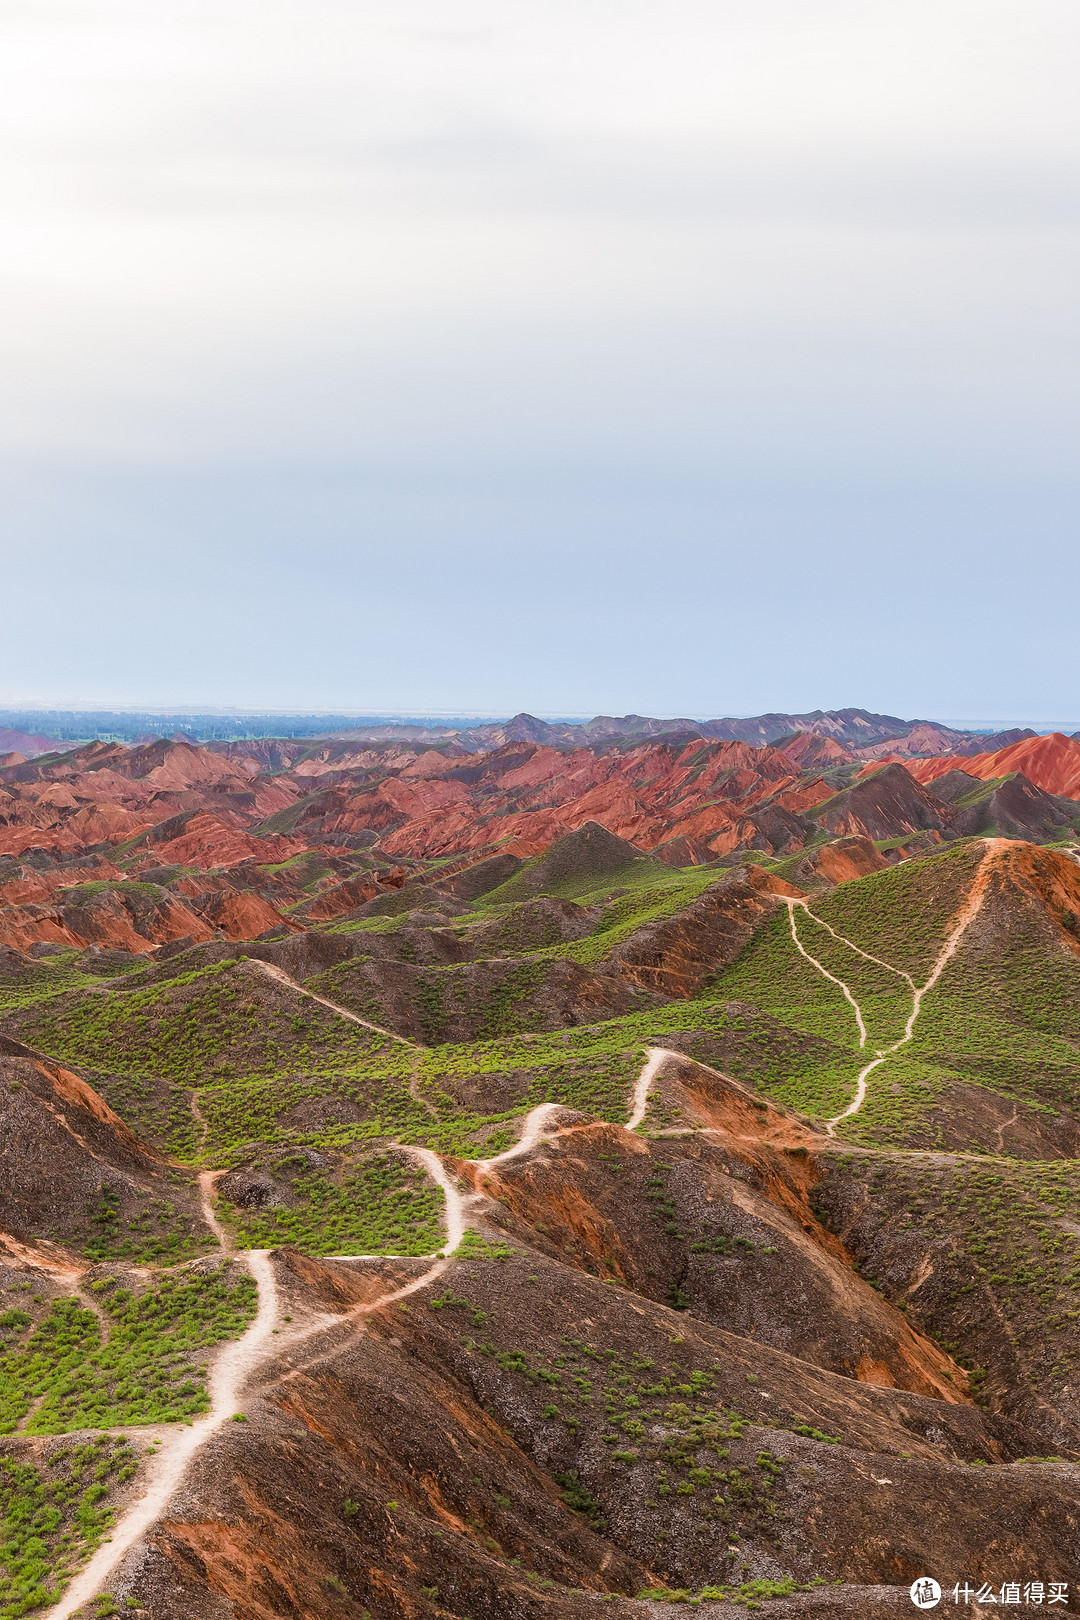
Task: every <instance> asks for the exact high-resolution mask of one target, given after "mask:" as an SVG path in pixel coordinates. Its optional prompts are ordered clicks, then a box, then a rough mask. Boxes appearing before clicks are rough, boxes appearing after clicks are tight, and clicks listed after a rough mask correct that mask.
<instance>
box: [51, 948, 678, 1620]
mask: <svg viewBox="0 0 1080 1620" xmlns="http://www.w3.org/2000/svg"><path fill="white" fill-rule="evenodd" d="M273 976H274V977H275V978H276V977H278V975H277V972H276V971H275V972H274V974H273ZM281 977H282V978H286V976H285V975H281ZM288 982H290V983H291V981H288ZM312 999H313V1000H319V1001H321V1000H322V997H313V998H312ZM324 1005H325V1006H327V1007H330V1008H332V1009H333V1011H335V1012H339V1013H341V1015H342V1016H343V1017H345V1018H350V1019H353V1020H354V1021H355V1022H356V1023H363V1022H364V1020H363V1019H360V1018H357V1017H356V1015H355V1014H353V1013H349V1012H347V1011H346V1010H345V1009H344V1008H341V1007H336V1006H335V1005H334V1003H333V1002H331V1001H327V1002H325V1003H324ZM365 1027H367V1028H375V1027H376V1026H375V1025H366V1026H365ZM397 1038H398V1039H400V1038H401V1037H397ZM406 1044H409V1045H412V1044H413V1043H412V1042H408V1043H406ZM669 1055H670V1054H669V1053H668V1052H667V1051H665V1050H664V1049H663V1048H660V1047H650V1048H648V1050H647V1053H646V1062H645V1065H644V1067H643V1068H642V1070H641V1073H640V1074H639V1075H638V1078H637V1081H636V1083H635V1086H634V1091H633V1095H632V1097H631V1112H630V1116H629V1118H628V1119H627V1122H626V1128H627V1129H628V1130H633V1129H634V1128H635V1127H636V1126H638V1125H640V1124H641V1122H642V1120H643V1119H644V1117H645V1112H646V1109H647V1107H648V1100H649V1093H650V1091H651V1089H652V1086H653V1083H654V1081H655V1079H656V1075H657V1073H658V1072H659V1069H660V1066H661V1064H662V1063H663V1062H664V1059H665V1058H666V1057H668V1056H669ZM563 1106H564V1105H563V1104H562V1103H540V1104H539V1105H538V1107H536V1108H533V1109H531V1110H530V1112H529V1113H528V1114H527V1115H526V1116H525V1119H524V1121H523V1123H522V1130H521V1135H520V1137H519V1138H518V1140H517V1141H516V1142H514V1143H513V1144H512V1145H511V1146H510V1147H508V1148H506V1149H505V1150H504V1151H503V1152H502V1153H498V1154H496V1155H495V1156H494V1157H493V1158H490V1159H473V1160H469V1161H467V1162H468V1163H470V1164H473V1165H475V1166H476V1168H477V1169H478V1170H480V1171H481V1172H485V1171H488V1170H493V1169H494V1168H495V1167H496V1166H497V1165H500V1164H505V1163H506V1161H507V1160H509V1159H514V1158H518V1157H520V1156H521V1155H523V1154H526V1153H531V1152H532V1151H533V1149H534V1148H535V1147H536V1146H537V1145H538V1144H539V1143H540V1142H541V1141H543V1140H544V1139H545V1137H546V1136H547V1134H548V1127H549V1126H550V1124H551V1122H552V1120H553V1117H554V1116H555V1115H556V1114H558V1113H559V1112H560V1110H561V1109H562V1108H563ZM192 1112H193V1114H194V1116H195V1119H196V1121H197V1123H198V1124H199V1125H200V1127H201V1129H202V1137H203V1141H204V1142H205V1139H206V1135H207V1131H208V1127H207V1124H206V1121H205V1120H204V1119H203V1117H202V1114H201V1113H200V1111H199V1109H198V1104H197V1102H196V1101H195V1100H194V1099H193V1100H192ZM401 1151H402V1152H406V1153H408V1154H409V1155H410V1157H412V1158H414V1159H416V1161H417V1162H418V1163H419V1164H421V1165H423V1167H424V1169H425V1170H426V1171H427V1173H428V1175H429V1176H430V1177H431V1179H432V1180H433V1181H434V1182H436V1183H437V1184H438V1186H439V1187H440V1188H441V1189H442V1193H443V1198H444V1224H445V1229H446V1231H445V1241H444V1243H443V1247H442V1248H441V1249H440V1250H439V1251H438V1253H436V1254H432V1255H424V1256H421V1257H420V1258H422V1259H426V1260H430V1261H431V1262H432V1264H431V1265H429V1266H428V1267H426V1269H425V1270H424V1271H423V1272H422V1273H421V1274H420V1275H419V1276H417V1277H414V1278H412V1279H410V1280H409V1281H408V1282H406V1283H402V1284H400V1285H398V1286H396V1287H394V1288H391V1289H390V1290H388V1291H387V1292H386V1293H383V1294H380V1295H379V1296H378V1297H377V1298H375V1299H370V1300H364V1301H363V1302H362V1303H361V1304H359V1305H356V1306H354V1307H353V1308H352V1309H351V1310H350V1311H349V1312H347V1313H346V1314H345V1315H336V1316H330V1315H321V1316H318V1317H316V1318H315V1319H314V1320H313V1321H310V1322H308V1323H306V1324H304V1325H303V1326H298V1327H297V1328H295V1329H293V1330H291V1331H290V1332H288V1333H282V1332H281V1331H280V1329H278V1328H277V1323H278V1320H279V1302H278V1292H277V1284H276V1281H275V1278H274V1266H273V1259H272V1256H271V1253H270V1251H269V1250H267V1249H247V1250H243V1251H241V1253H240V1255H239V1256H237V1257H238V1258H242V1259H243V1260H244V1262H245V1263H246V1264H247V1266H248V1267H249V1269H250V1271H251V1275H252V1276H253V1278H254V1279H255V1283H256V1286H257V1288H258V1296H259V1305H258V1310H257V1312H256V1315H255V1318H254V1320H253V1321H252V1323H251V1324H250V1326H249V1327H248V1328H247V1330H246V1332H245V1333H244V1334H243V1335H242V1336H241V1337H240V1338H239V1339H235V1340H233V1341H232V1342H231V1343H230V1344H227V1345H226V1346H225V1347H224V1348H223V1349H222V1350H221V1351H220V1352H219V1353H218V1356H217V1358H216V1360H215V1361H214V1363H213V1366H212V1368H211V1371H210V1375H209V1379H208V1385H207V1393H208V1394H209V1396H210V1411H209V1412H208V1413H207V1415H206V1416H205V1417H204V1418H201V1419H199V1420H198V1421H197V1422H195V1423H192V1424H191V1425H190V1427H189V1426H186V1425H184V1426H181V1425H173V1426H170V1428H169V1429H168V1430H167V1431H165V1432H164V1433H163V1432H162V1430H161V1429H160V1428H158V1427H154V1426H151V1425H147V1426H146V1428H145V1431H143V1430H142V1429H141V1428H133V1429H130V1430H128V1431H127V1432H129V1433H131V1434H132V1435H138V1434H140V1433H143V1432H145V1434H146V1437H147V1439H156V1440H157V1442H158V1445H159V1450H158V1451H157V1452H156V1453H155V1454H153V1455H152V1456H151V1457H148V1458H147V1466H148V1474H147V1477H146V1480H145V1483H144V1486H143V1492H142V1494H141V1495H140V1496H139V1497H138V1499H137V1500H136V1501H135V1502H133V1503H132V1505H131V1506H130V1507H129V1508H128V1509H127V1510H126V1511H125V1512H124V1513H123V1514H122V1515H121V1517H120V1519H119V1521H118V1522H117V1524H116V1526H115V1528H114V1530H113V1533H112V1536H111V1537H110V1538H109V1539H108V1540H107V1541H104V1542H103V1543H102V1544H101V1546H100V1547H99V1548H98V1550H97V1552H95V1554H94V1555H93V1557H92V1558H91V1559H90V1561H89V1563H87V1564H86V1565H85V1566H84V1567H83V1569H82V1570H81V1571H80V1572H79V1573H78V1574H77V1575H76V1576H75V1578H74V1579H73V1580H72V1582H71V1584H70V1585H69V1586H68V1588H67V1590H66V1591H65V1593H64V1595H63V1597H62V1598H61V1599H60V1601H59V1602H58V1603H56V1604H54V1606H53V1607H52V1608H51V1609H50V1610H49V1611H48V1613H47V1615H46V1616H45V1620H70V1617H71V1616H72V1615H74V1614H75V1613H76V1612H77V1611H78V1610H79V1609H81V1608H82V1607H83V1606H84V1605H85V1604H87V1603H90V1602H91V1601H92V1600H93V1599H94V1598H95V1597H96V1596H97V1595H98V1594H99V1593H100V1592H101V1591H102V1590H106V1591H107V1590H108V1585H107V1583H108V1581H109V1579H110V1578H111V1577H113V1576H114V1575H115V1574H116V1572H117V1569H118V1568H119V1566H120V1564H121V1563H122V1562H123V1560H124V1558H126V1556H127V1554H128V1553H129V1552H130V1551H131V1549H132V1548H133V1547H134V1546H135V1545H136V1543H137V1542H138V1541H139V1540H140V1538H141V1537H142V1536H143V1535H145V1533H146V1532H147V1531H148V1530H149V1529H150V1528H151V1526H152V1525H153V1524H154V1523H155V1521H156V1520H157V1519H159V1518H160V1517H161V1516H162V1514H163V1513H164V1512H165V1511H166V1509H167V1507H168V1505H169V1502H170V1501H171V1499H172V1498H173V1496H175V1494H176V1492H177V1490H178V1489H179V1488H180V1486H181V1484H182V1483H183V1480H184V1477H185V1475H186V1474H187V1471H188V1469H189V1467H190V1465H191V1462H192V1460H193V1459H194V1457H195V1456H196V1455H197V1453H198V1452H199V1451H200V1450H201V1449H202V1447H203V1446H204V1445H206V1443H207V1441H208V1440H211V1439H212V1438H213V1437H214V1435H215V1434H217V1433H218V1431H219V1430H220V1429H221V1428H222V1426H223V1425H224V1424H225V1423H227V1422H228V1421H229V1420H230V1419H231V1418H232V1417H233V1415H234V1414H235V1412H236V1411H237V1407H238V1403H239V1401H240V1399H241V1397H242V1395H243V1393H244V1390H245V1388H246V1387H247V1386H248V1384H249V1383H250V1381H251V1379H252V1377H253V1375H254V1374H255V1373H256V1371H257V1370H258V1368H259V1366H260V1365H261V1364H262V1363H263V1362H265V1361H266V1360H267V1359H269V1358H270V1357H271V1356H273V1357H274V1358H275V1359H277V1358H278V1357H279V1356H284V1357H285V1359H286V1361H288V1360H289V1359H291V1353H292V1352H295V1351H296V1350H297V1349H298V1348H299V1347H300V1345H302V1344H303V1343H304V1342H305V1341H306V1340H309V1339H311V1338H313V1337H315V1336H316V1335H318V1334H325V1333H327V1332H329V1331H330V1330H332V1329H334V1328H342V1327H344V1328H346V1329H347V1330H349V1331H352V1332H354V1333H355V1332H356V1331H357V1330H358V1329H359V1330H360V1331H362V1330H363V1324H362V1320H358V1319H362V1318H364V1317H368V1316H371V1315H372V1313H373V1312H375V1311H377V1310H380V1309H381V1308H382V1307H383V1306H385V1305H391V1304H394V1303H395V1302H396V1301H397V1300H401V1299H405V1298H406V1297H407V1296H408V1295H409V1294H414V1293H417V1292H418V1291H419V1290H420V1289H422V1288H426V1287H427V1286H428V1284H429V1283H432V1282H434V1281H435V1280H436V1279H437V1278H438V1277H440V1276H441V1275H442V1274H443V1272H445V1271H446V1270H447V1269H448V1268H449V1266H450V1265H451V1263H452V1260H453V1256H454V1252H455V1250H456V1249H457V1248H458V1247H459V1245H460V1243H461V1240H462V1238H463V1237H464V1236H465V1232H466V1230H467V1227H468V1217H469V1212H470V1210H471V1209H472V1208H473V1207H474V1206H476V1205H479V1204H482V1203H483V1202H484V1199H483V1195H482V1194H477V1193H468V1194H466V1193H462V1191H461V1189H460V1187H459V1186H458V1183H457V1179H456V1178H455V1177H454V1176H452V1175H451V1174H449V1173H448V1171H447V1169H446V1166H445V1165H444V1164H443V1161H442V1159H441V1158H440V1157H439V1155H438V1154H437V1153H435V1152H433V1151H432V1150H431V1148H424V1147H413V1146H409V1147H402V1148H401ZM223 1173H224V1172H223V1171H220V1170H217V1171H215V1170H204V1171H202V1172H201V1173H200V1175H199V1177H198V1186H199V1199H200V1204H201V1207H202V1214H203V1218H204V1220H205V1221H206V1224H207V1226H208V1227H209V1228H210V1230H211V1231H212V1232H213V1234H214V1236H215V1238H216V1239H217V1242H218V1246H219V1248H220V1250H221V1253H222V1254H223V1255H228V1256H230V1257H232V1256H234V1255H236V1251H235V1250H234V1248H233V1246H232V1244H231V1242H230V1239H229V1235H228V1233H227V1232H226V1230H225V1228H224V1227H223V1226H222V1225H221V1223H220V1221H219V1220H218V1218H217V1215H216V1213H215V1210H214V1202H213V1197H214V1186H215V1183H216V1182H217V1180H218V1177H219V1176H221V1175H222V1174H223ZM323 1258H324V1259H326V1260H337V1261H342V1260H347V1261H352V1262H354V1263H355V1262H362V1261H385V1260H395V1259H400V1258H401V1256H398V1255H377V1254H372V1255H357V1254H350V1255H325V1256H323ZM335 1353H336V1347H335V1348H332V1349H330V1350H328V1351H326V1352H325V1354H326V1355H332V1354H335ZM320 1359H323V1358H322V1357H321V1356H315V1357H314V1358H305V1359H304V1360H303V1362H302V1363H301V1364H299V1365H296V1364H294V1365H293V1367H292V1371H291V1372H289V1373H287V1374H285V1377H286V1378H289V1377H295V1376H296V1375H297V1374H298V1373H300V1372H304V1371H307V1370H309V1369H310V1368H311V1367H312V1366H313V1365H315V1364H317V1362H318V1361H319V1360H320Z"/></svg>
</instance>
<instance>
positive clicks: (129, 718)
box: [0, 709, 1037, 758]
mask: <svg viewBox="0 0 1080 1620" xmlns="http://www.w3.org/2000/svg"><path fill="white" fill-rule="evenodd" d="M802 732H811V733H813V734H814V735H815V736H820V737H829V738H832V739H834V740H835V741H837V742H839V743H842V744H843V745H844V746H845V747H846V748H848V749H850V750H853V751H854V752H856V753H857V754H858V755H859V756H860V757H862V756H865V755H866V754H867V751H868V750H869V749H871V748H874V747H875V746H879V745H880V746H881V749H882V752H899V753H905V754H912V755H924V754H944V753H949V754H963V753H985V752H993V751H994V750H995V749H997V748H1006V747H1008V746H1009V745H1010V744H1011V743H1015V742H1021V741H1023V740H1024V739H1025V738H1026V737H1034V736H1036V735H1037V733H1036V732H1034V731H1032V730H1030V729H1028V730H1011V731H1001V732H994V733H988V732H985V731H956V730H953V729H951V728H950V727H948V726H944V725H941V724H940V723H939V722H938V721H936V720H904V719H901V718H900V717H899V716H898V715H893V714H874V713H872V712H871V711H869V710H867V709H812V710H810V711H809V712H807V713H805V714H758V715H752V716H750V717H749V718H738V717H733V716H729V717H727V718H726V719H717V720H692V719H688V718H678V719H657V718H654V717H651V716H649V715H640V714H625V715H621V716H616V715H605V714H601V715H596V716H594V718H593V719H591V720H584V721H581V722H575V721H573V720H560V719H553V720H542V719H539V718H538V717H537V716H536V715H533V714H527V713H521V714H516V715H514V716H513V717H512V718H511V719H503V718H491V719H487V718H480V719H477V718H475V717H471V716H462V717H453V716H451V717H449V718H446V719H433V718H431V717H428V716H407V715H406V716H402V715H370V716H368V715H361V716H357V715H343V714H248V715H245V714H229V713H225V714H193V713H187V714H185V713H176V714H157V713H152V712H150V711H146V712H138V713H136V712H131V713H127V712H119V711H112V710H16V709H0V754H4V753H10V752H17V753H21V754H25V755H26V757H27V758H33V757H35V756H36V755H39V754H45V753H50V752H60V751H62V750H63V749H64V748H65V747H68V748H70V747H71V746H72V744H73V743H80V742H88V741H90V740H91V739H92V738H103V739H108V740H110V741H116V742H124V743H136V744H139V743H146V742H150V741H153V740H154V739H155V738H158V737H168V736H176V737H180V738H182V739H183V740H185V741H188V742H231V741H240V740H244V739H253V738H261V737H280V738H300V737H303V738H310V737H341V738H345V739H349V740H352V741H363V742H388V741H398V742H424V743H431V744H437V743H441V742H454V743H458V744H460V745H461V746H462V747H464V748H465V749H467V750H469V751H476V750H482V751H487V750H490V749H493V748H502V747H504V746H505V744H506V743H510V742H538V743H544V744H545V745H547V746H548V747H553V748H575V747H586V748H589V747H596V746H597V745H602V744H604V743H618V742H620V741H621V740H623V739H627V740H639V739H648V738H659V737H663V738H674V737H687V736H693V737H713V738H716V739H718V740H721V741H729V742H748V743H753V744H754V745H755V746H758V747H760V746H762V745H764V744H769V743H774V742H779V741H784V740H787V739H789V738H791V737H792V736H795V735H797V734H798V733H802ZM889 745H894V746H889ZM901 745H902V746H901Z"/></svg>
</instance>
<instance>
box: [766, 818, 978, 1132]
mask: <svg viewBox="0 0 1080 1620" xmlns="http://www.w3.org/2000/svg"><path fill="white" fill-rule="evenodd" d="M983 842H984V844H985V845H986V853H985V855H984V856H983V858H982V860H981V861H980V862H979V866H978V869H977V871H976V873H975V877H974V880H973V881H972V885H971V889H970V891H969V893H968V897H967V899H966V900H965V901H964V904H963V905H962V906H961V908H960V910H959V911H958V912H957V914H956V918H955V921H954V922H953V925H952V928H951V929H950V930H949V932H948V934H947V935H946V937H945V941H944V944H943V945H942V947H941V950H940V951H939V952H938V954H937V956H936V957H935V959H934V962H933V964H932V966H931V968H930V973H929V976H928V977H927V980H926V983H925V984H923V985H917V984H916V983H915V980H914V979H913V978H912V976H911V974H910V973H905V972H904V970H903V969H902V968H898V967H893V966H892V964H891V963H890V962H885V961H883V960H882V959H881V957H879V956H872V955H871V954H870V952H869V951H864V950H863V949H862V948H861V946H859V945H856V944H855V943H854V941H853V940H850V939H846V938H845V937H844V935H843V934H839V933H837V931H836V929H835V928H833V927H831V926H830V924H829V923H827V922H826V921H825V920H824V918H823V917H818V916H816V915H815V914H814V912H812V911H811V910H810V907H809V905H808V903H807V902H806V901H805V900H794V899H788V898H787V896H781V899H783V900H784V902H785V904H786V905H787V908H788V917H789V918H790V921H791V937H792V939H793V940H794V941H795V944H796V945H797V946H798V948H799V950H800V951H801V952H802V954H803V956H805V957H806V960H807V961H808V962H812V963H813V965H814V967H816V968H817V970H818V972H819V973H821V974H823V975H824V977H825V978H826V979H830V980H831V981H832V983H833V984H835V985H837V986H839V988H840V989H841V990H842V991H843V993H844V995H845V997H846V998H847V1000H848V1001H849V1002H850V1003H851V1005H852V1007H853V1008H854V1011H855V1020H856V1022H857V1024H858V1026H859V1045H860V1046H865V1045H866V1040H867V1033H866V1024H865V1021H864V1019H863V1015H862V1009H861V1008H860V1006H859V1004H858V1002H857V1001H856V999H855V997H854V995H853V994H852V992H851V990H850V989H849V987H848V986H847V985H846V984H845V983H844V981H843V980H842V979H838V978H837V977H836V975H835V973H830V972H829V970H828V968H826V967H824V966H823V965H822V963H820V962H819V961H818V960H817V959H816V957H813V956H811V955H810V952H809V951H808V950H807V949H806V948H805V946H804V945H803V943H802V941H801V940H800V938H799V934H798V930H797V928H796V926H795V907H796V906H802V908H803V910H804V911H805V912H806V913H807V915H808V916H810V917H813V919H814V921H815V922H816V923H820V924H821V926H822V927H823V928H826V929H828V931H829V933H830V934H832V936H833V938H834V939H836V940H838V941H839V942H840V943H841V944H842V945H847V946H850V948H851V949H852V950H853V951H857V952H858V954H859V955H860V956H863V957H865V958H866V960H867V961H869V962H876V963H877V964H878V966H879V967H883V968H888V970H889V972H890V973H895V974H896V975H897V977H898V978H901V979H906V980H907V982H908V984H909V985H910V986H911V1012H910V1014H909V1015H908V1020H907V1023H906V1024H905V1025H904V1033H903V1034H902V1035H901V1036H900V1038H899V1040H896V1041H893V1043H892V1045H891V1046H886V1047H881V1048H879V1049H878V1053H877V1056H876V1057H875V1058H874V1059H873V1060H872V1061H871V1062H870V1063H868V1064H866V1066H865V1068H863V1069H860V1071H859V1073H858V1075H857V1077H856V1081H855V1095H854V1096H853V1098H852V1099H851V1101H850V1102H849V1103H848V1105H847V1107H846V1108H845V1109H843V1110H842V1111H841V1112H840V1113H839V1114H836V1115H834V1116H833V1118H832V1119H830V1120H827V1121H826V1122H825V1129H826V1131H827V1132H828V1134H829V1135H830V1136H835V1134H836V1127H837V1125H839V1124H840V1122H841V1120H844V1119H850V1118H851V1116H852V1115H853V1114H857V1113H858V1112H859V1110H860V1109H861V1108H862V1105H863V1103H864V1102H865V1101H866V1090H867V1087H866V1081H867V1078H868V1076H869V1075H870V1074H872V1073H873V1071H874V1070H875V1069H876V1068H878V1067H879V1066H880V1065H881V1064H883V1063H886V1062H887V1061H888V1059H889V1058H890V1057H891V1056H892V1054H893V1053H894V1052H897V1051H899V1049H900V1047H902V1046H906V1045H907V1043H908V1041H910V1040H911V1038H912V1036H913V1035H914V1033H915V1022H916V1020H917V1018H918V1016H919V1013H920V1011H921V1009H922V1003H923V997H924V996H925V995H927V993H928V992H929V991H931V990H932V989H933V988H934V986H935V984H937V982H938V980H939V979H940V977H941V975H942V973H943V972H944V971H945V968H946V967H947V966H948V964H949V962H950V961H951V959H952V958H953V957H954V956H955V955H956V951H957V948H958V947H959V944H960V941H961V940H962V939H963V937H964V935H965V934H966V933H967V930H968V929H969V928H970V927H971V924H972V923H973V922H974V920H975V918H976V917H977V916H978V914H979V912H980V911H981V910H982V907H983V902H984V901H985V899H986V891H987V886H988V884H989V881H990V875H991V871H992V869H993V866H994V863H995V860H996V858H997V856H998V855H999V854H1000V852H1001V850H1002V849H1005V848H1008V847H1009V844H1010V840H1009V839H1007V838H986V839H984V840H983Z"/></svg>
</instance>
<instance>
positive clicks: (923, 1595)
mask: <svg viewBox="0 0 1080 1620" xmlns="http://www.w3.org/2000/svg"><path fill="white" fill-rule="evenodd" d="M911 1601H912V1603H914V1605H915V1607H916V1608H917V1609H936V1608H937V1606H938V1604H939V1603H940V1602H941V1587H940V1586H939V1585H938V1583H937V1581H932V1580H931V1579H930V1577H929V1575H920V1576H919V1578H918V1580H917V1581H912V1583H911Z"/></svg>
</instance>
